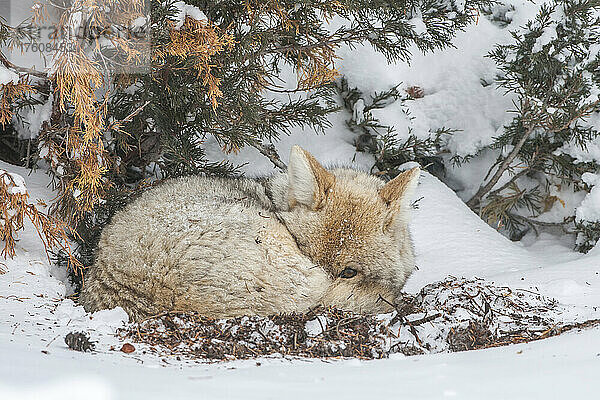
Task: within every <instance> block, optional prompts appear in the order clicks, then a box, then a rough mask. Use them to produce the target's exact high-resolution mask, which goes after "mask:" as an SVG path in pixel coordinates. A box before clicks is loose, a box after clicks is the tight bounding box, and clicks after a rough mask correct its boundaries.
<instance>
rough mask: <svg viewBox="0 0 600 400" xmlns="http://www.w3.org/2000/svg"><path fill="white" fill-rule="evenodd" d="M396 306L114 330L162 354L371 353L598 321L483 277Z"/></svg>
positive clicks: (158, 321)
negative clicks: (375, 311) (572, 316)
mask: <svg viewBox="0 0 600 400" xmlns="http://www.w3.org/2000/svg"><path fill="white" fill-rule="evenodd" d="M382 301H385V300H384V299H382ZM395 308H396V311H395V312H393V313H390V314H382V315H378V316H368V315H357V314H354V313H351V312H347V311H342V310H337V309H333V308H328V309H324V308H320V309H316V310H312V311H311V312H309V313H306V314H287V315H276V316H271V317H257V316H254V317H249V316H246V317H239V318H232V319H222V320H215V319H210V318H205V317H202V316H200V315H198V314H196V313H172V312H169V313H163V314H160V315H157V316H154V317H151V318H149V319H147V320H145V321H143V322H141V323H139V324H133V325H130V326H129V327H127V328H124V329H121V330H120V332H119V335H120V337H121V338H123V339H128V340H131V341H134V342H137V343H140V344H145V345H146V346H144V349H145V350H144V351H149V352H151V353H156V354H157V355H160V356H161V357H162V356H168V355H175V356H178V357H179V356H183V357H186V358H190V359H202V360H213V361H214V360H217V361H223V360H233V359H247V358H253V357H259V356H266V355H283V356H297V357H311V358H315V357H317V358H331V357H357V358H361V359H376V358H386V357H388V356H389V355H390V354H393V353H401V354H404V355H409V356H410V355H415V354H425V353H440V352H453V351H464V350H473V349H481V348H487V347H495V346H502V345H507V344H512V343H521V342H529V341H533V340H539V339H544V338H547V337H550V336H555V335H559V334H561V333H563V332H566V331H568V330H571V329H574V328H585V327H591V326H597V325H600V320H590V321H586V322H582V323H572V322H569V321H564V319H563V318H561V316H562V314H563V312H564V311H565V310H566V306H564V305H562V304H560V303H558V302H557V301H556V300H554V299H550V298H547V297H544V296H542V295H540V294H539V293H536V292H533V291H529V290H524V289H516V290H515V289H510V288H508V287H501V286H494V285H493V284H490V283H489V282H486V281H484V280H482V279H472V280H468V279H457V278H454V277H448V278H446V279H445V280H443V281H441V282H436V283H432V284H429V285H427V286H425V287H423V288H422V289H421V291H420V292H419V293H418V294H417V295H415V296H411V295H405V296H404V298H403V301H402V302H401V303H400V304H397V305H396V306H395Z"/></svg>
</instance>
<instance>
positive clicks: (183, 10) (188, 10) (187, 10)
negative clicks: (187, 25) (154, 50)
mask: <svg viewBox="0 0 600 400" xmlns="http://www.w3.org/2000/svg"><path fill="white" fill-rule="evenodd" d="M173 7H175V8H176V9H177V15H175V21H176V23H175V29H181V27H182V26H183V23H184V22H185V18H186V17H190V18H192V19H195V20H197V21H208V18H207V17H206V15H205V14H204V13H203V12H202V11H200V9H199V8H198V7H196V6H192V5H189V4H186V3H185V2H183V1H176V2H175V3H173Z"/></svg>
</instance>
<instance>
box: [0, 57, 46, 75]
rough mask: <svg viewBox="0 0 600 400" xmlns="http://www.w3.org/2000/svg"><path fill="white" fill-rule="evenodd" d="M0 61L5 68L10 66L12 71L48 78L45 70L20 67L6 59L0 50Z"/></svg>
mask: <svg viewBox="0 0 600 400" xmlns="http://www.w3.org/2000/svg"><path fill="white" fill-rule="evenodd" d="M0 62H1V63H2V64H4V66H5V67H6V68H10V69H12V70H14V71H17V72H21V73H24V74H29V75H33V76H37V77H38V78H44V79H48V74H47V73H45V72H41V71H36V70H35V69H31V68H25V67H20V66H18V65H15V64H13V63H11V62H10V61H8V59H7V58H6V56H5V55H4V54H2V52H1V51H0Z"/></svg>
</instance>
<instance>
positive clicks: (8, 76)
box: [0, 65, 19, 85]
mask: <svg viewBox="0 0 600 400" xmlns="http://www.w3.org/2000/svg"><path fill="white" fill-rule="evenodd" d="M9 83H12V84H13V85H16V84H17V83H19V75H17V74H16V73H15V72H13V71H11V70H10V69H8V68H6V67H5V66H4V65H0V85H6V84H9Z"/></svg>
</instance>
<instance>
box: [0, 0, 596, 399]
mask: <svg viewBox="0 0 600 400" xmlns="http://www.w3.org/2000/svg"><path fill="white" fill-rule="evenodd" d="M454 3H455V5H456V6H457V7H464V4H465V3H464V1H462V0H461V1H455V2H454ZM511 4H512V5H514V8H515V9H514V11H512V10H509V9H508V8H506V7H505V8H504V9H503V10H504V11H503V12H504V14H505V15H506V16H508V17H511V18H513V20H512V23H510V24H509V26H508V27H505V28H501V27H500V26H498V25H496V24H494V23H492V22H490V21H489V20H488V19H486V18H485V17H484V16H480V17H479V19H478V23H477V24H472V25H470V26H469V27H467V29H466V30H465V32H463V33H459V34H458V35H457V37H456V39H455V40H454V41H453V42H454V44H455V45H456V48H455V49H447V50H444V51H441V52H437V53H435V54H425V55H423V54H420V53H419V52H418V51H417V50H416V49H413V59H412V61H411V63H410V65H407V64H404V63H398V64H395V65H387V63H386V61H385V59H384V58H383V57H382V56H381V55H380V54H377V53H375V52H374V51H373V49H372V48H370V47H369V46H358V47H356V48H354V49H350V48H342V49H341V53H340V55H341V56H342V60H341V61H340V63H339V65H338V66H337V67H338V70H339V71H340V72H341V73H342V74H343V75H345V76H346V78H347V79H348V81H349V84H350V86H351V87H358V88H359V89H360V90H361V91H363V93H365V95H369V94H372V93H373V92H375V91H383V90H388V89H390V88H391V87H393V86H395V85H396V84H398V83H400V82H402V85H401V86H400V87H399V90H405V89H407V88H409V87H411V86H418V87H419V88H421V89H423V92H424V94H425V95H424V97H422V98H419V99H414V100H412V101H410V102H405V103H404V104H405V106H406V107H407V108H408V114H407V113H405V112H404V108H403V106H402V104H401V103H400V102H396V103H392V104H390V105H388V106H387V107H385V108H384V109H379V110H373V112H372V113H373V115H374V116H375V117H377V118H379V119H380V120H381V122H382V123H384V124H391V125H394V126H396V128H397V134H398V135H403V137H405V136H406V135H408V130H409V129H411V130H412V134H415V135H416V136H417V137H420V138H424V137H428V136H429V135H430V131H431V130H435V129H437V128H440V127H442V126H444V127H447V128H452V129H459V131H458V132H456V133H454V135H452V136H451V137H450V138H449V139H448V145H449V147H450V149H451V150H452V151H453V152H455V153H456V154H460V155H470V154H475V153H477V152H478V151H479V150H480V149H481V148H482V147H484V146H485V145H487V144H489V143H491V142H492V140H493V138H494V137H495V136H497V135H498V134H499V133H500V132H501V131H502V126H503V125H504V124H506V123H507V122H508V121H510V120H511V118H512V115H511V114H509V113H507V110H509V109H511V108H512V100H513V99H512V98H511V97H510V96H505V95H504V94H503V92H502V91H500V90H497V89H495V88H494V85H493V83H492V82H493V80H494V76H495V74H496V73H497V70H496V67H495V65H494V63H493V62H492V60H490V59H489V58H485V57H484V55H485V54H486V53H487V52H488V51H489V50H491V49H492V48H493V46H494V44H496V43H506V42H508V41H510V40H511V37H510V33H509V31H510V30H514V29H517V28H518V27H520V26H523V25H524V24H525V22H526V21H527V20H528V19H531V18H532V17H533V16H534V15H535V13H536V11H537V9H538V8H539V6H540V4H541V2H540V1H536V2H535V3H533V2H529V1H527V0H514V1H512V2H511ZM176 7H177V8H178V10H179V14H178V16H177V26H178V27H181V26H182V24H183V21H184V19H185V17H186V16H190V17H191V18H195V19H199V20H206V16H205V15H204V14H203V13H202V12H201V11H200V10H199V9H198V8H197V7H194V6H190V5H186V4H185V3H183V2H177V3H176ZM497 12H500V11H497ZM420 22H421V23H422V20H421V21H420ZM412 23H413V25H414V26H415V27H416V28H417V30H418V31H419V33H421V34H426V27H424V26H423V25H420V24H419V21H418V18H414V19H413V20H412ZM423 29H425V30H423ZM553 34H554V32H553V31H552V29H549V30H547V31H545V32H544V35H542V36H543V38H540V39H538V41H537V42H536V46H543V44H545V43H547V42H548V40H549V39H550V38H551V37H552V35H553ZM598 49H599V50H600V47H598ZM19 64H23V65H25V64H27V63H23V62H20V63H19ZM3 68H4V67H1V66H0V83H3V82H4V83H6V82H15V80H14V79H15V75H16V74H14V73H12V72H11V71H8V70H6V69H5V68H4V69H3ZM283 76H284V77H286V82H285V84H284V85H286V87H285V88H287V89H294V88H295V82H294V78H293V77H294V75H293V72H290V71H287V70H285V68H284V72H283ZM16 79H18V76H17V77H16ZM482 82H484V83H485V85H482ZM593 94H594V93H592V95H593ZM276 96H277V95H276V94H273V97H274V98H275V97H276ZM285 96H287V95H285ZM357 104H358V105H357V106H356V107H355V109H354V112H355V115H354V117H355V119H356V120H357V122H358V120H359V119H360V116H361V115H360V114H361V112H362V111H363V107H364V103H363V104H359V103H357ZM44 106H46V105H44ZM44 106H40V110H36V111H35V112H34V113H32V118H31V119H30V120H29V121H30V122H29V127H28V129H29V132H28V133H27V135H31V136H29V137H34V136H33V135H34V134H35V132H36V128H37V123H38V121H39V124H40V125H41V123H42V122H43V121H44V120H45V119H44V118H47V117H44V115H45V114H44V112H43V110H42V109H41V108H43V107H44ZM34 114H35V117H33V115H34ZM351 117H352V115H351V114H350V113H337V114H334V115H333V116H332V117H331V118H330V121H331V123H332V126H331V127H330V128H328V129H327V130H326V132H325V135H316V134H315V133H314V132H313V131H312V130H310V129H305V130H302V129H293V130H292V131H291V134H290V135H289V136H283V137H282V138H281V140H280V141H278V142H277V143H276V146H277V149H278V151H279V154H280V155H281V156H282V159H283V161H284V162H287V158H288V154H289V149H290V147H291V146H292V145H293V144H299V145H301V146H302V147H304V148H306V149H307V150H309V151H310V152H312V153H313V154H314V155H315V157H316V158H317V159H318V160H320V161H322V162H323V163H324V164H328V165H332V164H338V165H339V164H345V165H354V166H357V167H361V168H364V169H368V168H370V167H371V165H372V163H373V159H372V157H371V156H370V155H367V154H364V153H356V151H355V146H354V143H353V142H354V140H355V138H356V133H353V132H351V131H350V130H349V129H348V127H347V126H346V120H348V119H350V118H351ZM32 122H33V123H32ZM587 123H588V124H590V125H591V126H596V127H599V128H600V116H598V115H597V114H595V115H592V116H590V118H589V119H588V120H587ZM23 135H25V133H23ZM206 146H207V154H208V156H209V157H210V158H211V159H214V160H221V159H223V158H228V159H230V160H232V161H234V162H235V163H238V164H239V163H243V162H248V163H249V164H247V165H246V166H245V167H244V168H243V171H244V172H246V173H247V174H248V175H250V176H257V175H263V174H265V173H270V172H272V171H273V170H274V167H273V166H272V165H271V163H270V162H269V161H268V160H267V159H266V158H264V157H262V156H261V155H260V154H258V152H257V151H256V150H255V149H253V148H244V149H242V150H241V151H240V152H239V153H238V154H230V155H223V153H222V152H221V149H220V145H219V144H218V143H216V142H214V141H211V139H207V142H206ZM45 151H46V152H47V150H45ZM560 151H562V152H564V153H568V154H571V155H572V156H573V157H575V158H576V159H577V161H578V162H585V161H589V160H596V161H600V139H597V140H596V141H595V142H594V143H592V144H591V145H590V146H588V148H587V149H585V150H584V149H580V148H578V147H577V146H576V145H575V144H573V145H568V146H565V147H564V148H562V149H560ZM496 157H497V154H495V153H493V152H489V151H486V152H483V153H481V154H479V155H478V156H477V157H476V158H475V159H474V160H473V161H472V162H471V163H469V164H466V165H465V166H464V167H461V168H450V169H449V170H448V171H447V172H448V176H447V181H448V182H449V184H450V185H452V189H455V190H457V191H458V195H457V194H456V193H455V192H454V191H453V190H451V189H450V188H448V187H447V186H445V185H444V184H443V183H441V182H440V181H439V180H438V179H437V178H435V177H433V176H431V175H429V174H428V173H425V172H424V173H423V174H422V176H421V181H420V184H419V187H418V188H417V192H416V194H415V199H419V198H421V200H419V201H418V202H417V206H418V208H417V209H416V210H413V215H412V222H411V232H412V235H413V238H414V243H415V251H416V256H417V260H416V262H417V265H418V267H419V269H418V270H417V271H415V273H414V274H413V275H412V276H411V278H410V279H409V281H408V282H407V285H406V290H407V291H409V292H415V291H417V290H419V289H420V288H421V287H422V286H423V285H425V284H427V283H431V282H434V281H438V280H441V279H443V278H445V277H446V276H448V275H453V276H457V277H465V278H472V277H479V278H483V279H486V280H489V281H493V282H494V283H495V284H497V285H507V286H509V287H512V288H523V289H527V290H533V291H539V292H540V293H542V294H544V295H546V296H550V297H554V298H556V299H557V300H559V301H560V302H561V303H563V304H564V305H566V306H573V308H572V314H571V315H570V317H571V318H572V319H573V320H580V321H582V320H585V319H589V318H599V317H600V306H599V305H600V275H599V274H600V246H597V247H596V248H594V249H592V250H591V251H590V252H589V253H588V254H586V255H582V254H579V253H576V252H574V251H573V249H572V240H571V241H570V242H569V241H568V240H565V239H564V238H557V237H555V236H552V235H549V234H543V235H541V236H540V237H538V238H535V237H527V238H526V239H525V240H523V241H522V242H521V243H513V242H510V241H509V240H508V239H506V238H505V237H504V236H502V235H501V234H500V233H498V232H497V231H495V230H494V229H492V228H491V227H490V226H488V225H487V224H486V223H484V222H483V221H482V220H481V219H480V218H479V217H478V216H477V215H475V214H473V213H472V212H471V211H470V210H469V209H468V208H467V207H466V206H465V205H464V203H463V201H462V200H461V198H462V199H466V198H468V197H469V196H470V195H472V194H473V193H474V191H475V190H477V186H478V185H479V183H480V182H481V180H482V177H483V176H484V175H485V174H486V172H487V169H488V168H489V166H490V165H491V164H492V163H493V162H494V160H495V158H496ZM0 169H2V170H6V171H8V172H10V173H11V174H15V175H11V176H18V177H19V178H18V179H22V180H19V184H18V185H17V187H19V188H26V189H24V190H27V192H28V193H29V194H30V196H31V201H35V200H36V199H38V198H39V199H42V200H44V201H45V202H46V203H50V201H51V199H52V198H54V196H55V193H53V192H52V191H51V190H50V189H49V188H48V177H47V176H46V175H44V173H43V171H38V172H35V173H31V174H30V173H29V171H28V170H26V169H23V168H18V167H14V166H10V165H8V164H5V163H2V162H0ZM584 179H585V180H586V182H587V183H588V184H590V185H596V183H597V182H598V179H600V177H598V176H596V175H586V176H584ZM499 184H502V181H501V182H499ZM19 190H21V189H19ZM552 193H553V194H555V195H556V196H558V197H560V198H561V199H562V200H564V201H565V204H566V206H565V209H564V210H561V207H562V205H561V203H560V202H559V201H557V202H556V203H555V206H554V207H553V209H552V210H551V212H552V213H553V214H548V215H547V217H548V218H551V219H553V220H559V219H560V218H561V215H564V213H565V212H571V211H573V209H575V208H577V213H578V214H577V217H578V218H581V219H586V220H590V218H596V219H600V189H598V186H594V187H593V188H592V191H591V193H590V194H589V195H587V196H585V199H584V196H583V193H582V192H578V193H573V190H572V188H563V189H560V190H559V189H555V191H554V192H552ZM459 196H460V197H459ZM580 203H581V205H579V204H580ZM569 240H570V239H569ZM65 281H66V274H65V271H61V270H59V269H58V268H56V267H54V266H52V265H51V264H50V263H49V262H48V259H47V257H46V254H45V252H44V250H43V247H42V245H41V244H40V243H39V240H38V237H37V234H36V232H35V229H34V228H33V227H32V226H31V225H30V224H26V229H25V230H24V231H23V232H20V235H19V241H18V242H17V256H16V257H15V258H14V259H6V260H4V259H0V361H1V362H0V400H4V399H7V400H13V399H15V400H24V399H28V400H29V399H38V398H43V399H59V398H60V399H63V400H70V399H76V398H77V399H80V398H84V396H82V393H85V398H89V399H93V400H109V399H127V400H137V399H144V400H146V399H179V398H182V399H186V398H210V399H219V398H228V399H229V398H244V399H253V398H261V399H262V398H282V397H284V398H289V399H303V400H304V399H306V398H307V397H318V398H324V397H331V398H383V397H384V396H385V397H388V398H408V399H416V398H419V399H439V398H445V397H454V398H460V399H476V400H480V399H489V400H496V399H498V400H500V399H507V398H511V399H512V398H515V399H535V398H544V399H555V398H556V399H558V398H561V399H562V398H567V399H571V398H573V399H593V398H596V397H597V394H598V393H599V392H600V380H598V378H597V377H598V375H599V374H600V329H598V328H595V329H591V330H587V331H584V332H571V333H568V334H564V335H561V336H558V337H555V338H550V339H546V340H542V341H538V342H533V343H529V344H521V345H513V346H507V347H501V348H494V349H487V350H480V351H470V352H463V353H450V354H446V353H442V354H434V355H423V356H412V357H404V356H400V355H398V356H395V357H393V358H391V359H388V360H379V361H368V362H366V361H360V360H344V361H330V362H321V361H307V360H288V359H278V358H263V359H260V360H251V361H237V362H229V363H217V364H196V363H194V362H187V361H177V360H174V359H165V361H163V360H162V359H160V358H158V357H155V356H152V355H149V354H143V353H142V352H141V349H137V350H136V351H135V352H133V353H131V354H124V353H121V352H119V351H118V349H119V348H120V345H121V344H122V343H120V342H119V341H118V340H117V339H116V338H115V337H114V336H113V333H114V332H115V330H116V329H118V328H119V327H120V326H122V324H123V323H124V322H125V321H126V315H125V314H124V313H123V311H122V310H120V309H116V310H108V311H102V312H99V313H95V314H93V315H90V314H87V313H86V312H85V311H84V310H83V309H82V308H81V307H80V306H78V305H77V304H76V303H75V302H73V301H72V300H71V299H68V298H67V295H68V294H69V293H70V292H71V289H70V288H69V287H68V286H67V285H65V283H64V282H65ZM321 322H322V323H323V322H326V321H321ZM306 329H307V330H309V331H310V332H313V333H314V334H317V333H318V332H319V331H320V330H321V329H322V328H321V326H320V324H319V321H318V320H317V319H315V320H312V321H309V323H307V326H306ZM74 330H77V331H84V332H87V333H89V334H90V336H91V339H92V340H93V341H97V352H95V353H80V352H74V351H71V350H69V349H68V348H67V347H66V345H65V344H64V336H65V334H67V333H69V332H71V331H74ZM111 346H114V347H115V349H116V350H111V349H110V347H111ZM257 361H259V362H260V363H261V365H260V366H257V364H256V363H257Z"/></svg>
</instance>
